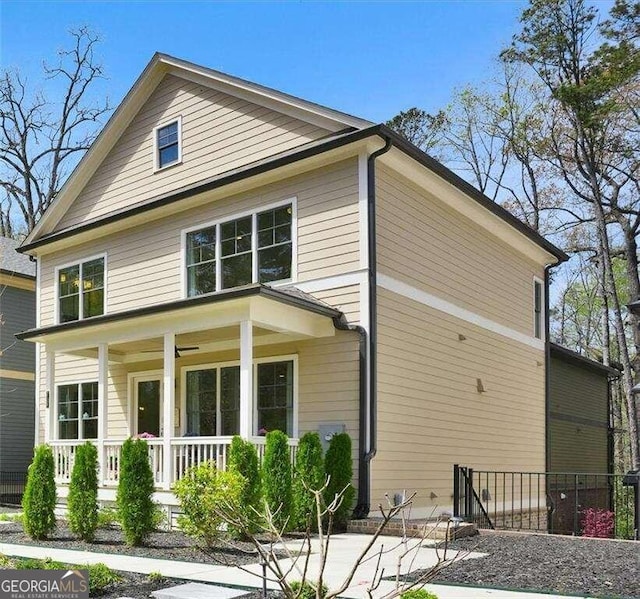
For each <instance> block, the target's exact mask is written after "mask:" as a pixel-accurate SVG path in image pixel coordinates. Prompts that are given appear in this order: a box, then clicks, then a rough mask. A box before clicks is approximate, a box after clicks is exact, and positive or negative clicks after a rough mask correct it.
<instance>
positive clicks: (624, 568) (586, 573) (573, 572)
mask: <svg viewBox="0 0 640 599" xmlns="http://www.w3.org/2000/svg"><path fill="white" fill-rule="evenodd" d="M450 547H452V548H455V549H462V550H467V551H478V552H481V553H487V554H488V555H487V556H486V557H484V558H479V559H470V560H465V561H460V562H456V563H454V565H453V566H451V567H449V568H446V569H445V570H443V571H442V572H440V573H439V574H438V576H437V577H436V578H435V579H434V580H433V581H432V582H434V583H449V584H460V585H471V586H481V587H491V588H504V589H522V590H528V591H538V592H547V593H561V594H562V593H565V594H577V595H587V596H594V597H619V598H625V599H631V598H633V599H638V598H640V543H633V542H624V541H609V540H600V539H585V538H572V537H559V536H550V535H524V534H523V535H520V534H518V535H514V534H499V533H497V534H496V533H492V534H484V535H483V534H482V533H481V534H480V535H479V536H477V537H471V538H467V539H460V540H459V541H456V542H455V543H452V544H450Z"/></svg>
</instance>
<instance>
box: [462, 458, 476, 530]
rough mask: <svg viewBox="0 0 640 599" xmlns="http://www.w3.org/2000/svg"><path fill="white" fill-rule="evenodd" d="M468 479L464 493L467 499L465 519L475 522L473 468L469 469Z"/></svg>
mask: <svg viewBox="0 0 640 599" xmlns="http://www.w3.org/2000/svg"><path fill="white" fill-rule="evenodd" d="M466 470H467V478H466V485H465V492H464V499H465V504H466V505H465V512H466V513H465V519H468V520H469V521H470V522H473V521H474V517H473V468H467V469H466Z"/></svg>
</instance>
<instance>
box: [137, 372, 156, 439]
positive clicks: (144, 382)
mask: <svg viewBox="0 0 640 599" xmlns="http://www.w3.org/2000/svg"><path fill="white" fill-rule="evenodd" d="M133 384H134V394H135V399H136V401H135V406H136V434H138V435H142V434H143V433H147V434H149V435H153V436H154V437H160V436H161V435H162V379H161V377H136V378H134V380H133Z"/></svg>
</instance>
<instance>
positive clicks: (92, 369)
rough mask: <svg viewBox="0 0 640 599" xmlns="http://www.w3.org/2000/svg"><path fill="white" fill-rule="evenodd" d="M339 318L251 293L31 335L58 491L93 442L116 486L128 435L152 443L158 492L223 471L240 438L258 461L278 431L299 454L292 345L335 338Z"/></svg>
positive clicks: (107, 482) (259, 289)
mask: <svg viewBox="0 0 640 599" xmlns="http://www.w3.org/2000/svg"><path fill="white" fill-rule="evenodd" d="M340 317H341V313H340V312H339V311H338V310H335V309H333V308H331V307H329V306H327V305H325V304H323V303H321V302H319V301H317V300H315V299H314V298H312V297H310V296H307V295H306V294H302V293H300V292H298V291H297V290H293V289H292V290H276V289H272V288H268V287H264V286H261V285H252V286H248V287H245V288H241V289H235V290H233V291H232V292H219V293H216V294H211V295H209V296H205V297H198V298H194V299H189V300H181V301H179V302H173V303H171V304H165V305H161V306H150V307H146V308H142V309H138V310H132V311H127V312H121V313H114V314H106V315H104V316H100V317H96V318H91V319H87V320H83V321H76V322H71V323H64V324H61V325H54V326H51V327H46V328H40V329H37V330H34V331H28V332H26V333H24V334H23V335H24V336H25V338H28V339H30V340H32V341H36V342H38V343H40V344H41V349H43V350H44V354H45V355H46V358H45V373H44V384H43V385H42V387H41V392H42V393H43V394H44V396H45V398H44V401H43V402H41V403H40V406H41V410H42V412H43V413H42V414H40V422H42V425H43V435H42V437H43V440H44V441H45V442H47V443H48V444H49V445H51V447H52V448H53V451H54V460H55V467H56V480H57V482H58V484H60V485H66V484H68V482H69V480H70V476H71V470H72V468H73V461H74V454H75V450H76V448H77V447H78V446H79V445H81V444H83V443H85V442H86V441H87V440H88V441H90V442H92V443H95V444H96V446H97V448H98V456H99V468H100V472H99V481H100V484H101V485H102V487H105V488H109V487H115V486H117V484H118V480H119V473H120V462H121V459H120V452H121V448H122V445H123V443H124V441H125V440H126V439H127V438H128V437H142V438H145V439H146V440H147V443H148V445H149V461H150V465H151V468H152V472H153V476H154V480H155V483H156V487H157V489H158V490H159V491H160V490H165V491H169V490H170V489H171V486H172V484H173V483H174V482H175V481H177V480H179V479H180V478H181V477H182V476H184V473H185V471H186V470H187V468H189V467H190V466H194V465H197V464H199V463H201V462H204V461H209V460H213V461H215V462H216V464H217V466H218V468H221V469H224V468H226V465H227V457H228V449H229V446H230V444H231V440H232V438H233V436H234V435H236V434H237V435H240V436H242V437H243V438H245V439H249V440H250V441H251V442H252V443H254V444H255V445H256V447H257V449H258V455H259V457H260V459H261V458H262V455H263V453H264V443H265V437H264V434H265V432H267V431H270V430H275V429H278V430H282V431H283V432H285V433H287V434H288V436H289V437H290V447H291V452H292V458H294V457H295V450H296V446H297V438H298V436H299V431H300V421H299V397H298V395H299V390H298V372H299V356H298V352H297V351H296V347H298V346H300V347H304V346H305V344H306V345H308V344H309V343H311V342H314V341H315V340H321V339H329V338H332V337H334V336H335V335H336V328H335V319H339V318H340ZM301 344H302V345H301ZM80 364H82V365H83V366H82V367H81V366H80ZM306 429H307V430H308V429H309V426H306Z"/></svg>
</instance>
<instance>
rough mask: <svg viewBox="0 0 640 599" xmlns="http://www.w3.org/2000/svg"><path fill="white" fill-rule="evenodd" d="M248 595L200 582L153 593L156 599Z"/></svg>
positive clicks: (218, 598)
mask: <svg viewBox="0 0 640 599" xmlns="http://www.w3.org/2000/svg"><path fill="white" fill-rule="evenodd" d="M246 594H247V591H242V590H239V589H230V588H229V587H220V586H216V585H213V584H201V583H199V582H189V583H187V584H179V585H177V586H175V587H169V588H166V589H161V590H159V591H153V592H152V593H151V595H152V596H153V597H155V599H233V598H234V597H241V596H242V595H246Z"/></svg>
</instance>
